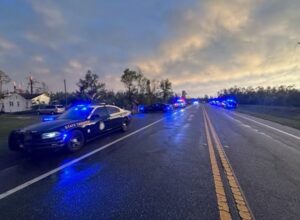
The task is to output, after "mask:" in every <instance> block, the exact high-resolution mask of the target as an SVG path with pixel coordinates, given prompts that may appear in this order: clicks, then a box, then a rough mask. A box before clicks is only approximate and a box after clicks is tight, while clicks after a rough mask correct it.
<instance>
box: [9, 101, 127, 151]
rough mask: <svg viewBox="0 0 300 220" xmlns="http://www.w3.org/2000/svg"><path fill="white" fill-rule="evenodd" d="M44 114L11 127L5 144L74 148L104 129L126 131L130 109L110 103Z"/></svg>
mask: <svg viewBox="0 0 300 220" xmlns="http://www.w3.org/2000/svg"><path fill="white" fill-rule="evenodd" d="M48 117H49V120H46V122H41V123H37V124H34V125H31V126H28V127H25V128H22V129H17V130H14V131H12V132H11V133H10V135H9V139H8V143H9V148H10V149H11V150H14V151H25V152H35V151H39V150H46V149H53V150H54V149H56V150H58V149H67V150H68V151H69V152H75V151H78V150H80V149H81V148H82V147H83V146H84V144H85V143H86V142H87V141H89V140H92V139H95V138H97V137H100V136H102V135H104V134H106V133H109V132H112V131H116V130H122V131H127V130H128V126H129V124H130V121H131V113H130V111H127V110H124V109H121V108H119V107H117V106H113V105H78V106H74V107H72V108H70V109H69V110H67V111H66V112H64V113H63V114H61V115H60V116H58V117H57V118H55V116H48ZM51 117H52V118H53V119H52V120H50V118H51Z"/></svg>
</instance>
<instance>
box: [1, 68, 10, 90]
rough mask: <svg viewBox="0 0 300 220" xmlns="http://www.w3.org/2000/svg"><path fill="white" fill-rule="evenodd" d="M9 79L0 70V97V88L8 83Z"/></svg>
mask: <svg viewBox="0 0 300 220" xmlns="http://www.w3.org/2000/svg"><path fill="white" fill-rule="evenodd" d="M10 81H11V79H10V78H9V76H8V75H7V74H6V73H5V72H4V71H2V70H0V95H2V86H3V84H6V83H9V82H10Z"/></svg>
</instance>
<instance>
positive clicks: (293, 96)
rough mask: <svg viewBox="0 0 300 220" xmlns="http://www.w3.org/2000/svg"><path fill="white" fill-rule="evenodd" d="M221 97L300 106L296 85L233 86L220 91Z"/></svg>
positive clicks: (251, 102) (263, 103) (245, 102)
mask: <svg viewBox="0 0 300 220" xmlns="http://www.w3.org/2000/svg"><path fill="white" fill-rule="evenodd" d="M218 97H219V98H221V99H226V98H235V99H236V101H237V102H238V103H240V104H249V105H276V106H291V107H300V90H299V89H296V88H295V86H283V85H281V86H277V87H276V86H274V87H270V86H268V87H263V86H259V87H256V88H253V87H246V88H245V87H237V86H235V87H231V88H229V89H222V90H221V91H219V92H218Z"/></svg>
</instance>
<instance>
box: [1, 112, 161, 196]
mask: <svg viewBox="0 0 300 220" xmlns="http://www.w3.org/2000/svg"><path fill="white" fill-rule="evenodd" d="M163 119H165V117H163V118H161V119H159V120H157V121H155V122H152V123H151V124H149V125H147V126H145V127H142V128H140V129H138V130H136V131H133V132H131V133H130V134H127V135H125V136H123V137H121V138H119V139H117V140H114V141H112V142H110V143H108V144H106V145H104V146H102V147H99V148H97V149H95V150H93V151H91V152H89V153H87V154H85V155H83V156H81V157H78V158H76V159H74V160H72V161H70V162H68V163H66V164H64V165H62V166H59V167H57V168H55V169H53V170H50V171H49V172H47V173H44V174H42V175H40V176H38V177H35V178H33V179H31V180H29V181H27V182H25V183H23V184H21V185H19V186H17V187H15V188H12V189H10V190H8V191H6V192H4V193H1V194H0V200H1V199H4V198H5V197H7V196H9V195H11V194H14V193H16V192H18V191H20V190H22V189H24V188H26V187H28V186H30V185H32V184H34V183H36V182H38V181H40V180H42V179H45V178H46V177H48V176H50V175H52V174H54V173H57V172H58V171H60V170H63V169H65V168H66V167H69V166H72V165H73V164H75V163H77V162H79V161H81V160H83V159H85V158H87V157H90V156H92V155H93V154H96V153H98V152H99V151H102V150H104V149H105V148H108V147H110V146H111V145H113V144H116V143H118V142H120V141H122V140H124V139H126V138H128V137H130V136H132V135H134V134H136V133H139V132H141V131H143V130H145V129H147V128H149V127H151V126H153V125H155V124H157V123H158V122H160V121H162V120H163Z"/></svg>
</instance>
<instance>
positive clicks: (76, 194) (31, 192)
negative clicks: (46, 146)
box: [0, 104, 300, 220]
mask: <svg viewBox="0 0 300 220" xmlns="http://www.w3.org/2000/svg"><path fill="white" fill-rule="evenodd" d="M299 167H300V131H299V130H296V129H293V128H289V127H286V126H283V125H280V124H277V123H273V122H269V121H265V120H263V119H259V118H255V117H252V116H248V115H244V114H240V113H237V112H234V111H232V110H225V109H222V108H218V107H215V106H210V105H208V104H200V105H191V106H188V107H187V108H186V109H183V110H178V111H175V112H173V113H167V114H160V113H157V114H137V115H134V117H133V120H132V124H131V127H130V129H129V131H128V132H127V133H121V132H116V133H114V134H111V135H108V136H105V137H103V138H101V139H99V140H96V141H93V142H91V143H89V144H87V145H86V146H85V148H84V149H83V150H81V151H80V152H78V153H75V154H65V153H62V152H57V153H46V154H42V155H40V156H39V157H36V158H29V157H19V156H12V157H11V159H9V160H7V161H5V162H2V163H0V180H1V181H0V213H1V220H2V219H3V220H4V219H270V220H271V219H272V220H274V219H300V208H299V207H300V169H299Z"/></svg>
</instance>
